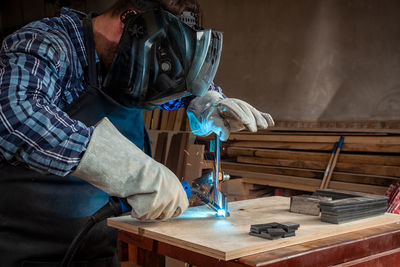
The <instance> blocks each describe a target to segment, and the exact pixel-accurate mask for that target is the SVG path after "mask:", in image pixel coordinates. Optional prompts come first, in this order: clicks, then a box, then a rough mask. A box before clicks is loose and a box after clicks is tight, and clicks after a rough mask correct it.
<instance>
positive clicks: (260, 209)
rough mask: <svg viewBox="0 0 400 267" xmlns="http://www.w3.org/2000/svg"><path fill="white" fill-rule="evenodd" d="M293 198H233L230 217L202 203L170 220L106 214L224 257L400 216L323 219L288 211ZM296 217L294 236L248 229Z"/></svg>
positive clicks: (122, 224) (139, 230)
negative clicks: (343, 220)
mask: <svg viewBox="0 0 400 267" xmlns="http://www.w3.org/2000/svg"><path fill="white" fill-rule="evenodd" d="M289 206H290V198H287V197H266V198H258V199H252V200H243V201H237V202H231V203H230V213H231V216H230V217H229V218H216V217H215V216H214V213H213V212H212V211H211V210H209V209H207V208H206V207H204V206H201V207H192V208H189V209H188V210H187V211H186V212H185V213H183V214H182V215H181V216H180V217H179V218H174V219H170V220H168V221H166V222H140V221H137V220H135V219H133V218H131V217H130V216H123V217H118V218H111V219H108V224H109V225H110V226H112V227H115V228H118V229H121V230H124V231H128V232H131V233H135V234H139V235H143V236H145V237H149V238H152V239H155V240H158V241H162V242H165V243H168V244H172V245H175V246H178V247H181V248H185V249H188V250H191V251H195V252H198V253H202V254H204V255H207V256H211V257H214V258H218V259H223V260H231V259H236V258H239V257H243V256H248V255H252V254H255V253H259V252H264V251H269V250H273V249H277V248H280V247H286V246H290V245H294V244H299V243H303V242H307V241H312V240H317V239H321V238H326V237H330V236H334V235H339V234H344V233H348V232H353V231H357V230H361V229H366V228H370V227H376V226H381V225H385V224H390V223H394V222H398V221H400V215H395V214H388V213H387V214H384V215H381V216H377V217H373V218H367V219H363V220H358V221H353V222H349V223H345V224H341V225H335V224H328V223H324V222H321V221H320V219H319V217H316V216H310V215H304V214H297V213H290V212H289ZM268 222H294V223H299V224H300V228H299V230H298V231H297V232H296V236H295V237H290V238H283V239H278V240H266V239H262V238H259V237H254V236H250V235H249V234H248V232H249V229H250V225H251V224H259V223H268Z"/></svg>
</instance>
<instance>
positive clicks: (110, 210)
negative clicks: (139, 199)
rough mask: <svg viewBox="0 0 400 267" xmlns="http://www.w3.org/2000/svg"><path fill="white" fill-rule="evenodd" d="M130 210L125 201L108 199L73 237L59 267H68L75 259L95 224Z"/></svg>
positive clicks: (113, 198) (115, 198)
mask: <svg viewBox="0 0 400 267" xmlns="http://www.w3.org/2000/svg"><path fill="white" fill-rule="evenodd" d="M130 209H131V208H130V206H129V204H128V203H127V201H126V199H120V198H117V197H110V199H109V201H108V202H107V204H105V205H104V206H103V207H102V208H101V209H99V210H98V211H96V212H95V213H94V214H93V215H91V216H90V217H89V219H88V221H87V222H86V224H85V225H84V227H82V229H81V230H80V232H79V233H78V234H77V235H76V236H75V238H74V240H72V243H71V245H70V246H69V248H68V250H67V252H66V253H65V255H64V258H63V260H62V262H61V267H68V266H70V264H71V262H72V260H73V259H74V257H75V254H76V252H77V251H78V249H79V248H80V247H81V245H82V242H83V241H84V240H85V237H86V236H87V234H88V233H89V231H90V230H91V229H92V228H93V226H95V225H96V224H97V223H99V222H101V221H103V220H105V219H107V218H109V217H112V216H115V217H116V216H120V215H122V214H123V213H125V212H128V211H129V210H130Z"/></svg>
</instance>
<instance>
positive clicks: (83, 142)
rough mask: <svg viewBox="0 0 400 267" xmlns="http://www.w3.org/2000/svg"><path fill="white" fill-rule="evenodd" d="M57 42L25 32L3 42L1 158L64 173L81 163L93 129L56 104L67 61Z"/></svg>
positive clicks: (0, 57)
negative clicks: (61, 76)
mask: <svg viewBox="0 0 400 267" xmlns="http://www.w3.org/2000/svg"><path fill="white" fill-rule="evenodd" d="M56 44H57V43H54V42H53V41H52V40H48V39H47V38H45V37H44V36H43V35H40V34H37V33H29V32H20V33H17V34H13V35H12V36H10V37H8V38H7V39H6V40H5V41H4V42H3V46H2V50H1V52H0V159H1V160H7V161H9V162H11V163H13V164H16V163H25V164H26V165H28V166H29V167H31V168H33V169H36V170H39V171H42V172H46V173H51V174H56V175H60V176H65V175H67V174H69V173H70V172H71V171H72V170H73V169H74V168H75V167H76V166H77V165H78V164H79V162H80V159H81V157H82V155H83V152H84V151H85V150H86V147H87V145H88V143H89V139H90V136H91V133H92V131H93V128H91V127H86V126H85V125H84V124H83V123H81V122H79V121H76V120H72V119H71V118H69V116H68V115H67V114H66V113H64V112H63V111H62V110H61V109H60V107H59V101H60V96H61V95H62V93H63V92H62V90H63V88H62V87H61V85H60V77H59V75H60V73H62V72H66V71H67V68H66V66H65V65H66V64H68V63H67V61H66V59H65V58H63V57H62V55H60V53H61V52H60V51H62V49H63V48H62V47H60V46H58V47H57V45H56ZM61 54H62V53H61Z"/></svg>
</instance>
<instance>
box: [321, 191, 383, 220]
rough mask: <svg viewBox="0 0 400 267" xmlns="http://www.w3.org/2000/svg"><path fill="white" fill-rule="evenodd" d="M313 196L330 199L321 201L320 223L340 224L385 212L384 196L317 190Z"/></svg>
mask: <svg viewBox="0 0 400 267" xmlns="http://www.w3.org/2000/svg"><path fill="white" fill-rule="evenodd" d="M314 194H315V195H319V196H324V197H332V200H330V201H321V202H320V203H319V207H320V209H321V221H323V222H328V223H335V224H340V223H344V222H348V221H352V220H357V219H363V218H367V217H372V216H377V215H381V214H383V213H385V212H386V209H387V200H388V198H387V197H386V196H378V195H372V194H365V193H358V192H349V191H340V190H334V189H323V190H317V191H316V192H315V193H314Z"/></svg>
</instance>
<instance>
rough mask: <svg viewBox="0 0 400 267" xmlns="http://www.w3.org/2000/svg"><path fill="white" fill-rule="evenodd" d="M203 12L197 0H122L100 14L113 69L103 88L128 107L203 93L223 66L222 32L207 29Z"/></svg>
mask: <svg viewBox="0 0 400 267" xmlns="http://www.w3.org/2000/svg"><path fill="white" fill-rule="evenodd" d="M198 12H199V6H198V4H197V2H196V1H195V0H186V1H185V0H180V1H179V0H154V1H150V0H119V1H118V2H117V3H116V4H114V5H113V7H112V8H110V9H109V10H108V11H107V12H105V13H104V14H102V15H100V16H99V17H97V18H94V19H93V29H94V33H95V41H96V49H97V52H98V55H99V57H100V59H101V61H102V62H103V64H104V65H105V67H106V68H107V69H108V73H107V75H106V77H105V79H104V82H103V91H104V92H105V93H106V94H108V95H109V96H110V97H112V98H113V99H114V100H115V101H117V102H118V103H120V104H121V105H123V106H125V107H154V106H158V105H160V104H163V103H166V102H168V101H171V100H173V99H177V98H180V97H184V96H189V95H195V96H201V95H203V94H204V93H205V92H206V91H207V89H208V87H209V86H210V84H211V82H212V80H213V78H214V76H215V73H216V71H217V68H218V64H219V59H220V55H221V48H222V33H220V32H217V31H214V30H211V29H201V28H200V25H199V20H198V16H196V13H198ZM97 20H98V21H97ZM96 30H98V32H97V31H96ZM102 33H104V34H102ZM96 36H97V39H96ZM107 37H110V38H108V39H107ZM102 43H103V44H106V45H105V46H103V47H102V46H101V44H102Z"/></svg>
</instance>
